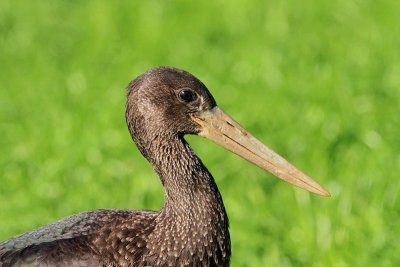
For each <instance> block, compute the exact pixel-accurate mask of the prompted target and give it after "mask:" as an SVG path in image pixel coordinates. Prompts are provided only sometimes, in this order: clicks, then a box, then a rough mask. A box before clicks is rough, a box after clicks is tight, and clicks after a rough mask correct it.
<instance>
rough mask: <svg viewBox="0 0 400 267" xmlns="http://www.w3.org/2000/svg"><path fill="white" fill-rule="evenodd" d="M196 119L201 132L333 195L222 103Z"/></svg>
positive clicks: (257, 162) (302, 183) (264, 165)
mask: <svg viewBox="0 0 400 267" xmlns="http://www.w3.org/2000/svg"><path fill="white" fill-rule="evenodd" d="M192 120H194V121H195V122H197V123H198V124H199V125H200V126H202V130H201V132H200V133H199V135H200V136H203V137H206V138H208V139H210V140H212V141H213V142H215V143H216V144H218V145H221V146H223V147H225V148H226V149H228V150H230V151H232V152H233V153H235V154H237V155H239V156H240V157H242V158H244V159H246V160H248V161H250V162H252V163H254V164H255V165H257V166H259V167H260V168H262V169H264V170H266V171H268V172H270V173H271V174H273V175H275V176H276V177H278V178H280V179H282V180H284V181H286V182H288V183H291V184H293V185H295V186H298V187H300V188H303V189H305V190H307V191H310V192H313V193H316V194H318V195H322V196H330V193H329V192H328V191H326V190H325V189H324V188H322V186H320V185H319V184H318V183H317V182H315V181H314V180H313V179H311V178H310V177H308V176H307V175H306V174H304V173H302V172H301V171H299V170H298V169H297V168H296V167H294V166H293V165H292V164H290V163H289V162H287V161H286V160H285V159H284V158H282V157H281V156H279V155H278V154H276V153H275V152H274V151H272V150H271V149H270V148H268V147H267V146H265V145H264V144H263V143H261V142H260V141H259V140H257V139H256V138H255V137H254V136H252V135H251V134H250V133H249V132H248V131H246V130H245V129H243V128H242V127H241V126H240V125H239V124H238V123H237V122H236V121H235V120H233V119H232V118H231V117H230V116H229V115H228V114H226V113H225V112H223V111H222V110H221V109H220V108H219V107H214V108H213V109H212V110H209V111H204V112H201V113H199V114H194V115H192Z"/></svg>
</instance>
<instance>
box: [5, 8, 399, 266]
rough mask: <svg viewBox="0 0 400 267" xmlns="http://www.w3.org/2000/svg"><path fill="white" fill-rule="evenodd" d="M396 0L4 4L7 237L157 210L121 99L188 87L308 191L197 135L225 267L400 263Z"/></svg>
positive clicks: (153, 184) (155, 186)
mask: <svg viewBox="0 0 400 267" xmlns="http://www.w3.org/2000/svg"><path fill="white" fill-rule="evenodd" d="M399 14H400V2H399V1H354V0H341V1H309V0H306V1H290V0H286V1H244V0H242V1H207V2H205V1H183V0H182V1H154V0H151V1H22V0H21V1H11V0H1V1H0V66H1V69H0V70H1V71H0V84H1V90H0V149H1V150H0V152H1V153H0V240H4V239H7V238H10V237H11V236H13V235H16V234H18V233H21V232H24V231H27V230H30V229H33V228H36V227H39V226H42V225H45V224H48V223H50V222H52V221H54V220H57V219H59V218H62V217H65V216H69V215H71V214H74V213H78V212H81V211H85V210H91V209H97V208H131V209H159V208H160V207H161V206H162V203H163V190H162V187H161V185H160V182H159V180H158V178H157V177H156V175H155V174H154V172H153V170H152V168H151V166H150V165H149V164H148V163H147V162H146V161H145V160H144V159H143V158H142V156H141V155H140V153H139V152H138V151H137V149H136V147H135V145H134V144H133V143H132V141H131V138H130V136H129V133H128V131H127V129H126V125H125V120H124V108H125V87H126V85H127V84H128V82H129V81H130V80H131V79H133V78H134V77H136V76H137V75H139V74H140V73H142V72H144V71H145V70H147V69H149V68H151V67H154V66H158V65H169V66H176V67H179V68H182V69H185V70H188V71H189V72H191V73H193V74H195V75H196V76H197V77H199V78H200V79H201V80H202V81H203V82H204V83H205V84H206V85H207V86H208V87H209V89H210V90H211V92H212V93H213V95H214V97H215V98H216V100H217V102H218V104H219V105H220V106H221V107H222V108H223V109H224V110H225V111H227V112H228V113H230V114H231V115H232V116H233V117H234V118H236V120H238V121H239V122H240V123H241V124H242V125H244V126H245V127H246V128H247V129H248V130H249V131H250V132H253V133H254V135H255V136H257V137H258V138H260V139H261V140H263V141H264V142H265V143H266V144H268V145H269V146H270V147H272V148H273V149H274V150H276V151H277V152H279V153H280V154H282V155H283V156H285V157H286V158H287V159H288V160H290V161H291V162H293V163H294V164H295V165H296V166H298V167H299V168H300V169H302V170H304V171H305V172H306V173H308V174H310V176H311V177H313V178H315V179H316V180H317V181H319V182H320V183H321V184H322V185H324V186H325V187H326V188H328V189H329V190H330V192H331V193H332V197H331V198H322V197H318V196H315V195H311V194H309V193H307V192H304V191H302V190H300V189H296V188H294V187H292V186H290V185H288V184H285V183H283V182H281V181H279V180H278V179H276V178H273V177H272V176H271V175H269V174H267V173H265V172H263V171H262V170H260V169H258V168H257V167H255V166H253V165H251V164H249V163H247V162H245V161H244V160H242V159H240V158H238V157H237V156H235V155H233V154H231V153H229V152H227V151H225V150H224V149H222V148H219V147H217V146H216V145H214V144H212V143H211V142H209V141H206V140H203V139H201V138H199V137H188V139H189V142H190V143H191V144H192V145H193V146H194V148H195V150H196V151H197V153H198V154H199V155H200V157H201V158H202V159H203V160H204V162H205V164H206V165H207V166H208V167H209V169H210V171H211V172H212V173H213V174H214V177H215V179H216V181H217V184H218V186H219V188H220V190H221V193H222V195H223V198H224V201H225V205H226V208H227V212H228V215H229V218H230V222H231V237H232V246H233V248H232V249H233V256H232V266H399V265H400V245H399V241H398V238H399V234H400V219H399V216H400V200H399V194H398V192H399V190H400V179H399V173H400V153H399V152H400V138H399V136H400V116H399V115H400V108H399V105H400V99H399V97H400V20H399Z"/></svg>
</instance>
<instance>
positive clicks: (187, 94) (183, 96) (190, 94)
mask: <svg viewBox="0 0 400 267" xmlns="http://www.w3.org/2000/svg"><path fill="white" fill-rule="evenodd" d="M178 98H179V100H181V101H182V102H185V103H190V102H193V101H195V100H196V99H197V94H196V93H195V92H194V91H193V90H192V89H189V88H183V89H181V90H180V91H179V92H178Z"/></svg>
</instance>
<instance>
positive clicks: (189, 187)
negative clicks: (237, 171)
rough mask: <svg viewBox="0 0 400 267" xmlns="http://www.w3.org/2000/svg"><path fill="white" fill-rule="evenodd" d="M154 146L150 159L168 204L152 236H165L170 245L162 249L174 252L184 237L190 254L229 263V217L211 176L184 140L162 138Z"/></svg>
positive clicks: (158, 219)
mask: <svg viewBox="0 0 400 267" xmlns="http://www.w3.org/2000/svg"><path fill="white" fill-rule="evenodd" d="M153 144H154V145H156V147H157V149H150V150H149V153H148V154H147V158H148V159H149V160H150V162H151V163H152V164H153V166H154V169H155V170H156V172H157V173H158V175H159V176H160V179H161V181H162V183H163V185H164V188H165V204H164V207H163V208H162V209H161V210H160V213H159V216H158V218H157V219H156V221H157V222H156V225H157V226H156V229H155V230H154V232H153V234H154V235H155V236H164V235H165V236H164V238H163V240H167V241H168V242H167V241H166V242H167V243H166V244H163V245H162V246H166V247H168V246H171V247H173V249H174V248H175V247H176V246H181V245H182V244H179V242H178V243H177V244H173V242H174V240H179V237H180V238H183V237H185V239H184V240H188V241H187V242H188V243H187V244H186V246H185V247H186V249H187V250H188V251H187V252H188V253H191V254H193V255H197V256H196V257H200V255H202V256H201V257H206V258H207V257H210V260H211V259H214V261H215V258H219V261H220V262H229V257H230V237H229V229H228V227H229V225H228V224H229V223H228V217H227V215H226V211H225V207H224V204H223V201H222V198H221V195H220V192H219V191H218V188H217V185H216V184H215V182H214V179H213V177H212V175H211V174H210V173H209V171H208V170H207V168H206V167H205V166H204V165H203V163H202V162H201V160H200V159H199V158H198V157H197V156H196V155H195V153H194V152H193V150H192V149H191V148H190V146H189V145H188V143H187V142H186V141H185V140H184V139H183V138H179V137H176V138H171V139H169V140H168V139H166V138H165V139H164V138H163V139H162V140H160V141H153ZM165 229H168V231H166V230H165ZM167 234H168V235H169V236H166V235H167ZM159 240H160V239H159ZM158 245H160V244H158ZM205 249H207V253H206V251H205ZM207 255H208V256H207ZM200 261H201V259H200Z"/></svg>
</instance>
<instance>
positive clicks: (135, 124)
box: [0, 67, 328, 267]
mask: <svg viewBox="0 0 400 267" xmlns="http://www.w3.org/2000/svg"><path fill="white" fill-rule="evenodd" d="M126 121H127V125H128V128H129V131H130V133H131V135H132V138H133V140H134V142H135V143H136V145H137V147H138V148H139V150H140V151H141V153H142V154H143V156H144V157H146V159H147V160H148V161H149V162H150V163H151V164H152V165H153V167H154V169H155V171H156V173H157V174H158V176H159V177H160V179H161V182H162V184H163V186H164V188H165V203H164V206H163V208H162V209H161V210H159V211H133V210H95V211H89V212H84V213H80V214H77V215H74V216H71V217H69V218H65V219H62V220H60V221H57V222H55V223H52V224H50V225H47V226H44V227H42V228H39V229H37V230H33V231H31V232H27V233H25V234H22V235H19V236H17V237H14V238H12V239H10V240H7V241H4V242H3V243H1V244H0V266H2V267H6V266H229V261H230V255H231V245H230V237H229V230H228V217H227V215H226V212H225V208H224V204H223V202H222V198H221V195H220V193H219V191H218V188H217V185H216V184H215V182H214V179H213V177H212V175H211V174H210V173H209V171H208V170H207V168H206V167H205V166H204V165H203V163H202V162H201V160H200V159H199V158H198V157H197V156H196V155H195V154H194V152H193V151H192V150H191V148H190V146H189V145H188V143H187V142H186V141H185V140H184V138H183V136H184V135H185V134H199V135H202V136H205V137H208V138H210V139H212V140H213V141H215V142H216V143H218V144H221V145H224V146H226V147H227V148H228V149H230V150H231V151H233V152H235V153H237V154H239V155H240V156H242V157H244V158H246V159H248V160H251V161H253V162H254V163H255V164H257V165H258V166H260V167H262V168H264V169H267V170H268V171H270V172H272V173H273V174H274V175H276V176H278V177H279V178H282V179H284V180H286V181H289V182H291V183H293V184H295V185H297V186H300V187H302V188H305V189H307V190H309V191H312V192H316V193H319V194H322V195H328V193H327V192H326V191H325V190H324V189H323V188H322V187H320V186H319V185H318V184H316V183H315V182H314V181H312V180H311V179H310V178H308V177H307V176H305V175H304V174H303V173H301V172H299V171H298V170H297V169H295V168H294V167H293V166H291V165H290V164H289V163H287V162H286V161H284V160H283V159H282V158H280V157H279V156H278V155H276V154H269V153H273V152H272V151H270V150H269V149H268V148H266V147H264V146H261V145H260V144H259V143H257V142H258V141H255V139H254V138H253V137H252V136H251V135H250V134H248V133H247V132H246V131H245V130H244V129H243V128H241V127H240V126H239V125H238V124H237V123H236V122H235V121H233V120H232V119H231V118H230V117H228V116H227V115H226V114H225V113H223V112H222V111H221V110H220V109H219V108H218V107H217V106H216V102H215V100H214V98H213V97H212V96H211V94H210V93H209V91H208V90H207V88H206V87H205V85H204V84H203V83H202V82H200V81H199V80H198V79H197V78H195V77H194V76H192V75H191V74H189V73H187V72H185V71H182V70H179V69H175V68H169V67H158V68H154V69H151V70H149V71H147V72H145V73H144V74H142V75H141V76H139V77H138V78H136V79H135V80H134V81H132V82H131V83H130V84H129V86H128V95H127V105H126ZM267 157H270V158H267Z"/></svg>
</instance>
